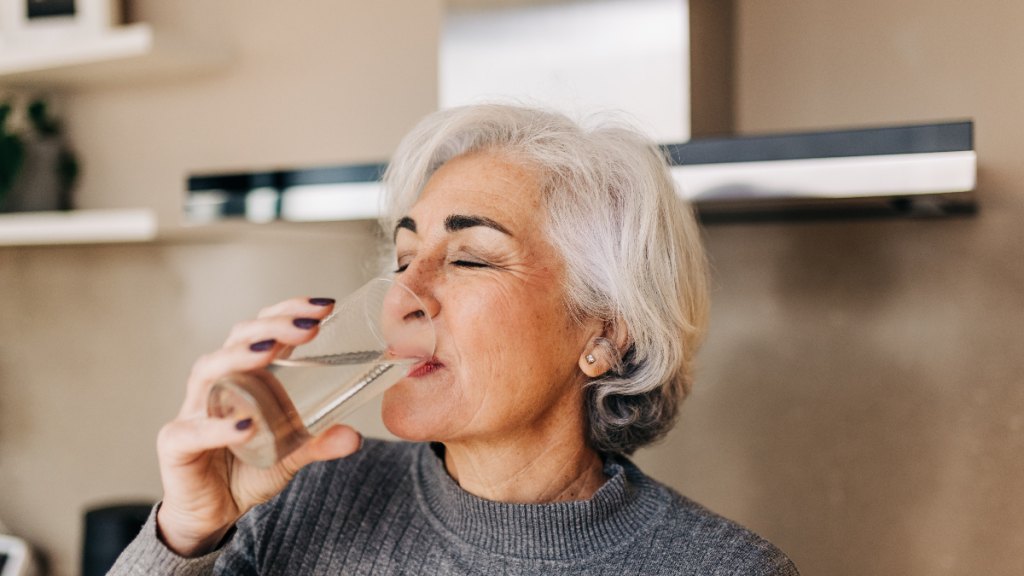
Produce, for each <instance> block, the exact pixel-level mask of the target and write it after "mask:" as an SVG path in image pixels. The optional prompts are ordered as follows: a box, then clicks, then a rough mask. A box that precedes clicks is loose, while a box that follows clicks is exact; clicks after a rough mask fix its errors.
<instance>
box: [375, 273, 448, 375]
mask: <svg viewBox="0 0 1024 576" xmlns="http://www.w3.org/2000/svg"><path fill="white" fill-rule="evenodd" d="M428 302H431V303H433V306H429V305H428V304H427V303H428ZM436 302H437V301H436V300H435V299H433V298H426V299H424V298H422V297H420V295H419V294H417V293H415V292H413V291H412V290H411V289H409V287H408V286H407V285H406V284H405V283H404V282H401V278H399V279H397V280H395V281H394V282H393V283H392V284H391V287H390V289H389V290H388V293H387V295H386V296H385V299H384V302H383V310H382V317H381V336H382V338H383V343H384V345H385V346H386V348H387V350H388V353H389V354H390V355H391V356H392V357H396V358H414V359H424V358H430V357H431V356H433V355H434V350H435V345H436V335H435V332H434V323H433V317H434V316H435V315H436V310H437V309H438V308H437V306H436Z"/></svg>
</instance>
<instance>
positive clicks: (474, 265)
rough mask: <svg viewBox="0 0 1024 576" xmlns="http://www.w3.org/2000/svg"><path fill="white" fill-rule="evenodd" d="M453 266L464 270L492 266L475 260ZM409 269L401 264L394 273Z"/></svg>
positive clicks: (459, 261) (458, 261)
mask: <svg viewBox="0 0 1024 576" xmlns="http://www.w3.org/2000/svg"><path fill="white" fill-rule="evenodd" d="M452 264H454V265H456V266H459V267H462V268H489V267H490V264H486V263H484V262H475V261H473V260H455V261H454V262H452ZM408 267H409V265H408V264H401V265H399V266H398V268H396V269H395V270H394V273H395V274H401V273H402V272H405V270H406V268H408Z"/></svg>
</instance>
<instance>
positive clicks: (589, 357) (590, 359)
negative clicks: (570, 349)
mask: <svg viewBox="0 0 1024 576" xmlns="http://www.w3.org/2000/svg"><path fill="white" fill-rule="evenodd" d="M595 362H597V358H594V355H593V354H587V364H593V363H595Z"/></svg>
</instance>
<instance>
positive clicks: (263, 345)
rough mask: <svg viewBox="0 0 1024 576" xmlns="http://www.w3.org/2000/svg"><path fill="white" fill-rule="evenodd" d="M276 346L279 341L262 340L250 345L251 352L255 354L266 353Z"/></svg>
mask: <svg viewBox="0 0 1024 576" xmlns="http://www.w3.org/2000/svg"><path fill="white" fill-rule="evenodd" d="M274 344H277V340H274V339H270V340H260V341H259V342H253V343H252V344H249V350H252V351H253V352H266V351H267V350H270V349H271V348H273V347H274Z"/></svg>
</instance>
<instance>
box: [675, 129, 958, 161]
mask: <svg viewBox="0 0 1024 576" xmlns="http://www.w3.org/2000/svg"><path fill="white" fill-rule="evenodd" d="M662 148H663V149H664V150H665V151H666V152H667V153H668V155H669V157H670V159H671V163H672V164H673V165H676V166H680V165H690V164H723V163H727V162H766V161H773V160H801V159H809V158H840V157H845V156H882V155H888V154H925V153H929V152H957V151H962V150H973V149H974V123H973V122H972V121H970V120H964V121H960V122H946V123H942V124H922V125H916V126H895V127H889V128H862V129H857V130H839V131H835V130H832V131H827V132H804V133H793V134H776V135H763V136H736V137H728V138H702V139H698V140H691V141H689V142H686V143H683V144H666V145H664V146H662Z"/></svg>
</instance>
